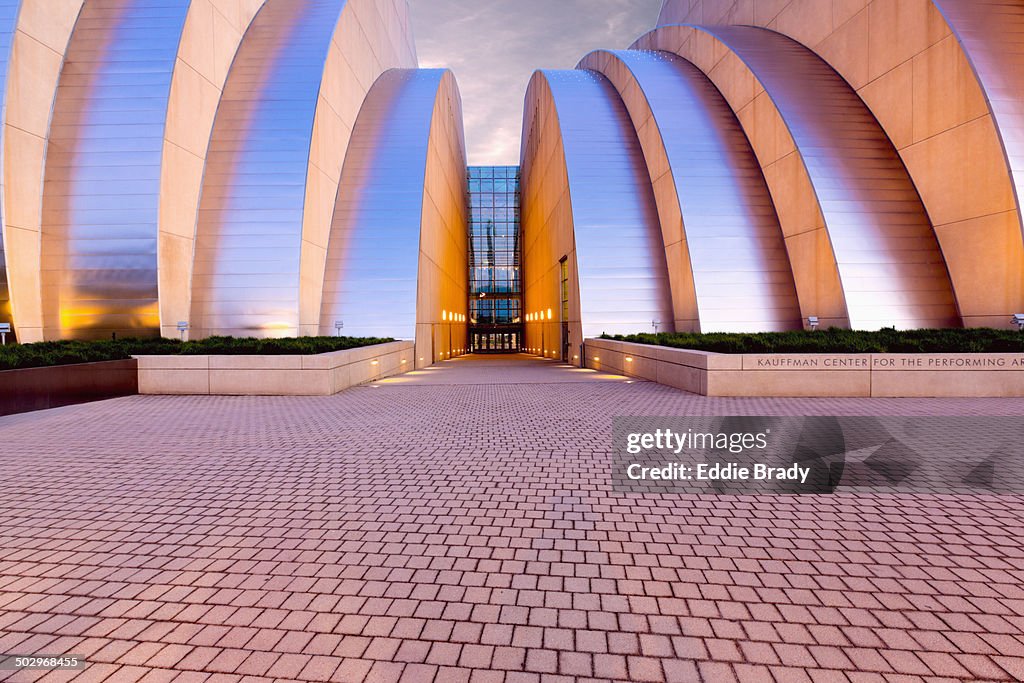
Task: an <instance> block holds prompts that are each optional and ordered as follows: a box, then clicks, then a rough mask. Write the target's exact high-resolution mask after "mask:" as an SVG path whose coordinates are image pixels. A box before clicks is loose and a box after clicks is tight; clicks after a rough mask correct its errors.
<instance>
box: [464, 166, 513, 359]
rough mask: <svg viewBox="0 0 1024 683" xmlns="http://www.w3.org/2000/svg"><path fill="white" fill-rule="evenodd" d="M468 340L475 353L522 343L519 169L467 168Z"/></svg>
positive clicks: (494, 351) (496, 350)
mask: <svg viewBox="0 0 1024 683" xmlns="http://www.w3.org/2000/svg"><path fill="white" fill-rule="evenodd" d="M468 182H469V207H470V219H469V334H470V343H471V345H472V350H473V351H474V352H477V353H488V352H493V353H500V352H514V351H518V350H519V347H520V345H521V343H522V329H523V326H522V308H523V290H522V284H521V282H520V276H519V267H520V262H521V261H520V259H521V255H520V243H519V167H518V166H470V167H469V169H468Z"/></svg>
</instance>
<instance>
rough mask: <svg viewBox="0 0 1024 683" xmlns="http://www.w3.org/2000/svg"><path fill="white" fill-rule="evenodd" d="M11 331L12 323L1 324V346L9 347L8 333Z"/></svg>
mask: <svg viewBox="0 0 1024 683" xmlns="http://www.w3.org/2000/svg"><path fill="white" fill-rule="evenodd" d="M10 331H11V324H10V323H0V345H2V346H7V333H8V332H10Z"/></svg>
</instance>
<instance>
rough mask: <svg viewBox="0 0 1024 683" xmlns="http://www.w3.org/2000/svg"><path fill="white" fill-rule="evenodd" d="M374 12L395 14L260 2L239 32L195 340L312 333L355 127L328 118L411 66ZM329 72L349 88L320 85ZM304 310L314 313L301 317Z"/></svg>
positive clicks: (216, 151) (209, 204) (198, 269)
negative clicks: (382, 76)
mask: <svg viewBox="0 0 1024 683" xmlns="http://www.w3.org/2000/svg"><path fill="white" fill-rule="evenodd" d="M380 5H383V6H384V7H385V8H391V10H392V11H397V10H395V8H396V7H398V5H396V4H392V3H390V2H382V3H374V2H370V1H369V0H349V1H348V2H346V1H345V0H267V2H266V3H265V4H264V5H263V7H262V8H261V9H260V11H259V13H258V14H257V15H256V17H255V18H254V19H253V21H252V23H251V24H250V26H249V28H248V30H247V31H246V34H245V36H244V37H243V39H242V43H241V45H240V47H239V49H238V52H237V54H236V56H235V60H234V63H233V64H232V66H231V71H230V72H229V74H228V76H227V81H226V83H225V86H224V94H223V96H222V97H221V101H220V106H219V108H218V111H217V115H216V118H215V120H214V125H213V132H212V135H211V139H210V146H209V151H208V154H207V159H206V169H205V173H204V177H203V186H202V196H201V199H200V204H199V216H198V222H197V231H196V242H195V250H194V253H195V257H194V258H195V260H194V269H193V275H192V300H191V316H190V320H191V321H192V325H193V328H194V330H195V333H196V334H199V335H209V334H233V335H242V336H295V335H298V334H302V333H314V332H315V330H316V325H317V322H318V320H317V318H318V310H319V297H320V292H321V287H322V283H323V272H324V261H325V258H326V241H327V232H328V226H329V216H330V207H331V204H330V200H329V197H331V196H334V195H335V194H336V192H337V183H338V174H339V169H340V166H341V159H342V158H343V156H344V150H345V148H346V147H347V144H346V143H347V142H348V133H349V130H350V126H351V122H345V121H343V120H341V118H340V115H336V116H334V117H329V116H327V113H326V110H330V109H332V107H331V106H330V104H333V105H334V106H333V111H334V113H335V114H337V112H342V111H345V108H346V100H349V101H353V100H354V101H355V102H356V103H358V102H361V101H362V99H363V97H364V95H365V92H366V90H367V89H368V88H369V87H370V85H371V83H372V80H373V78H375V77H376V75H377V74H379V73H380V71H382V70H383V68H385V67H386V66H391V65H396V64H397V65H402V64H408V63H410V62H412V61H413V60H414V55H413V53H412V50H411V47H406V46H407V43H405V41H404V36H397V37H392V38H390V41H391V43H392V44H391V45H389V44H388V43H389V39H388V36H386V35H381V32H382V31H383V30H384V29H383V27H384V26H386V25H387V24H386V23H385V22H384V20H383V19H382V14H381V8H380V7H379V6H380ZM403 6H404V5H403ZM386 13H387V12H385V14H386ZM371 17H375V18H371ZM403 21H405V19H404V18H402V19H401V20H399V21H392V22H391V23H394V24H397V25H399V26H401V25H402V22H403ZM364 24H370V26H364ZM374 27H376V29H374ZM396 38H397V40H396ZM371 39H375V40H374V41H373V42H371ZM336 41H337V42H336ZM339 46H340V47H339ZM375 49H376V50H378V51H379V53H380V54H379V55H378V54H375V53H374V52H373V51H374V50H375ZM346 58H347V59H348V60H351V65H350V66H345V65H344V64H343V63H342V62H345V61H346ZM332 72H334V74H336V75H337V77H338V78H339V79H345V80H342V82H340V83H339V82H337V81H336V80H335V79H333V78H328V77H327V76H325V74H330V73H332ZM329 98H330V99H333V102H330V103H328V104H326V105H325V104H324V101H325V100H326V99H329ZM346 126H348V127H346ZM311 299H315V301H311ZM304 307H305V308H310V307H312V308H313V311H314V312H311V313H307V314H306V315H305V316H304V315H303V311H304ZM304 317H306V318H308V319H310V322H309V323H304V322H303V318H304Z"/></svg>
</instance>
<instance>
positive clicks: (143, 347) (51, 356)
mask: <svg viewBox="0 0 1024 683" xmlns="http://www.w3.org/2000/svg"><path fill="white" fill-rule="evenodd" d="M390 341H394V340H393V339H383V338H375V337H298V338H288V339H255V338H251V337H247V338H241V337H208V338H206V339H200V340H198V341H188V342H181V341H178V340H177V339H163V338H149V339H135V338H125V339H117V340H109V341H51V342H38V343H35V344H8V345H7V346H0V370H11V369H16V368H38V367H46V366H50V365H70V364H72V363H96V362H99V361H108V360H125V359H127V358H131V357H132V356H155V355H179V354H184V355H194V356H195V355H207V354H209V355H236V356H237V355H257V356H265V355H276V356H281V355H306V354H318V353H328V352H330V351H342V350H344V349H354V348H358V347H360V346H370V345H372V344H383V343H385V342H390Z"/></svg>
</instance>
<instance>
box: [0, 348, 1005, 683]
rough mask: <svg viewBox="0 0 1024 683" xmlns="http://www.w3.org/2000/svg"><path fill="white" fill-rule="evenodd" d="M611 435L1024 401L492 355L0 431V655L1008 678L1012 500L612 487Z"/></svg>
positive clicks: (254, 675) (444, 668) (777, 676)
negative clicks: (732, 420) (669, 376)
mask: <svg viewBox="0 0 1024 683" xmlns="http://www.w3.org/2000/svg"><path fill="white" fill-rule="evenodd" d="M624 414H626V415H731V414H737V415H742V414H754V415H811V414H823V415H833V414H850V415H948V414H962V415H985V414H1003V415H1024V401H1022V400H1018V399H1005V400H997V399H991V400H990V399H948V400H932V399H873V400H871V399H796V398H794V399H715V398H706V397H700V396H694V395H691V394H686V393H683V392H679V391H675V390H673V389H669V388H667V387H663V386H659V385H656V384H652V383H648V382H642V381H636V380H629V381H628V382H627V380H625V379H624V378H621V377H615V376H611V375H608V374H603V373H595V372H591V371H580V370H573V369H569V368H566V367H564V366H559V365H557V364H555V363H551V362H542V361H534V360H526V359H521V358H520V359H513V358H494V359H489V360H485V361H479V360H470V359H466V360H457V361H451V362H446V363H441V364H439V365H438V366H436V367H435V368H433V369H431V370H429V371H421V372H418V373H412V374H409V375H406V376H403V377H399V378H395V379H393V380H386V381H382V382H379V383H377V385H376V386H375V387H374V386H364V387H356V388H353V389H350V390H347V391H345V392H342V393H340V394H338V395H336V396H331V397H308V398H306V397H299V398H284V397H198V396H193V397H141V396H139V397H127V398H122V399H115V400H112V401H105V402H97V403H91V404H83V405H80V406H71V407H67V408H61V409H58V410H53V411H42V412H38V413H26V414H22V415H15V416H8V417H4V418H0V440H2V441H3V443H4V444H5V447H4V449H3V450H2V451H0V473H2V475H3V476H2V477H0V538H2V541H3V546H4V556H3V557H2V558H0V649H2V650H3V651H20V650H21V649H22V648H23V647H29V648H34V649H35V648H44V649H45V648H46V647H47V646H53V647H62V648H81V649H80V650H74V651H76V652H83V653H88V654H89V659H90V660H91V661H93V662H94V663H93V664H91V665H90V666H89V667H88V668H87V669H86V670H85V671H83V672H81V675H79V676H77V677H76V678H75V680H76V681H89V680H116V681H120V680H149V681H162V680H169V678H168V674H174V677H175V678H176V679H177V680H183V681H187V680H189V676H192V677H193V678H194V679H195V680H197V681H200V680H205V681H207V683H215V682H216V681H220V680H224V681H228V680H230V681H235V682H236V683H237V681H239V680H251V681H252V683H256V681H257V680H261V679H262V680H273V679H275V678H277V679H280V680H341V681H362V680H403V681H414V682H417V683H418V682H419V681H430V680H435V679H436V680H438V681H444V683H457V682H459V681H470V680H471V679H472V680H480V681H483V680H497V681H502V680H503V681H504V682H505V683H515V681H519V680H522V681H529V682H530V683H540V682H541V681H552V682H554V681H561V680H566V679H570V678H576V679H577V680H579V681H586V680H589V679H590V678H591V677H592V678H593V679H594V680H617V681H625V680H637V681H645V680H646V681H661V680H669V681H676V680H678V681H693V680H697V679H698V677H699V678H702V679H703V680H704V681H714V682H715V683H719V682H724V683H728V681H732V680H754V681H757V680H766V681H767V680H769V679H774V680H776V681H785V682H786V683H789V682H790V681H793V682H795V683H806V681H845V682H846V683H850V682H854V683H872V682H874V681H880V680H885V681H887V682H888V681H901V680H907V681H909V680H933V681H935V682H936V683H937V682H938V681H944V680H946V679H955V680H958V681H966V680H974V679H984V680H1000V681H1002V680H1006V681H1009V680H1018V679H1021V678H1024V590H1022V589H1021V588H1020V586H1021V584H1022V581H1024V575H1022V574H1021V572H1020V570H1019V566H1020V563H1021V562H1022V561H1024V549H1022V540H1021V539H1022V538H1024V533H1022V532H1024V513H1022V512H1021V510H1022V509H1024V506H1022V505H1021V503H1022V502H1024V500H1022V497H1021V496H1019V495H1018V496H998V497H997V496H971V495H952V494H935V493H928V492H920V493H916V494H913V495H910V494H903V493H887V494H884V495H882V494H867V493H863V492H859V491H855V490H851V491H841V492H840V493H838V494H836V495H832V496H799V497H796V496H771V495H750V496H739V497H725V496H722V497H716V496H713V495H696V496H686V497H679V496H676V497H671V496H653V495H652V496H642V497H638V496H633V497H630V496H626V495H624V494H615V493H613V492H612V490H611V483H610V479H609V471H610V456H609V442H610V438H611V431H610V428H611V420H612V418H613V417H614V416H616V415H624ZM183 425H187V428H183V427H182V426H183ZM69 444H73V446H74V447H73V448H72V447H69ZM40 462H45V463H47V473H48V474H47V476H48V478H49V479H48V483H47V486H46V487H42V486H34V485H30V484H26V482H28V481H31V479H29V477H30V476H31V475H32V473H33V472H36V471H37V470H38V467H39V463H40ZM69 539H75V545H74V546H73V547H71V546H70V543H69ZM80 539H88V540H87V541H84V542H83V541H81V540H80ZM35 651H41V650H38V649H36V650H35ZM67 651H68V652H71V651H72V650H71V649H68V650H67ZM39 679H40V680H43V681H46V682H47V683H48V682H49V681H51V680H54V681H58V680H65V679H62V678H60V677H59V675H58V674H57V673H54V674H44V675H42V676H40V677H39Z"/></svg>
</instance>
